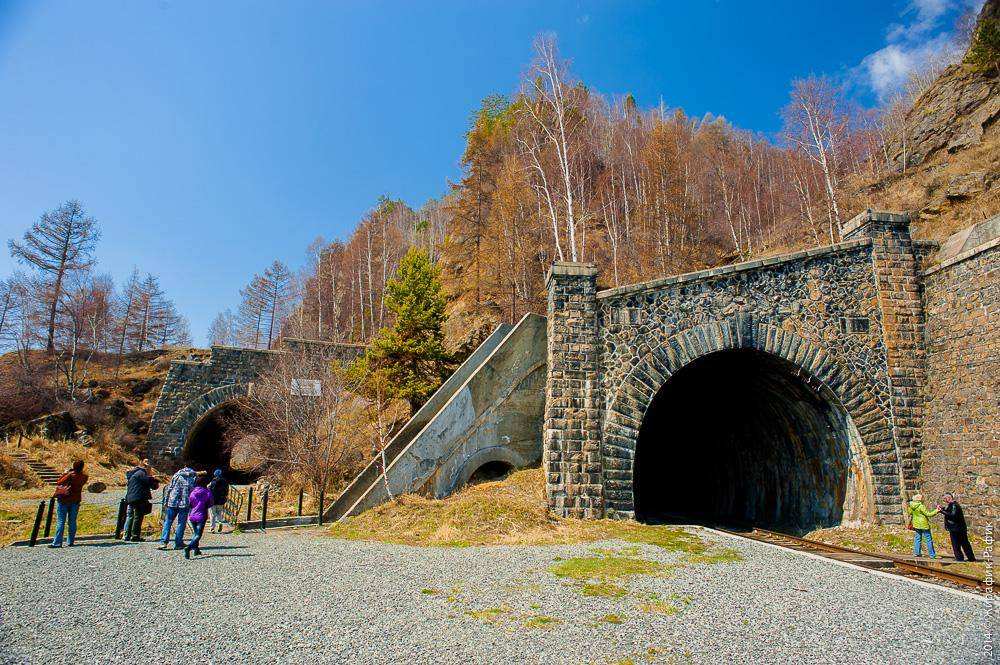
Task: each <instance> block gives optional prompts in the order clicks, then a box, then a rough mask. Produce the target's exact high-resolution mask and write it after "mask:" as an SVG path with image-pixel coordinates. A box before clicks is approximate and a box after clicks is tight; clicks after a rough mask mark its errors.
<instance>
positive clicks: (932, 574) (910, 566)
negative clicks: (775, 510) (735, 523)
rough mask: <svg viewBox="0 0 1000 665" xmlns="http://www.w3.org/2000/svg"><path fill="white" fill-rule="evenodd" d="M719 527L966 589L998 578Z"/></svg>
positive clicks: (758, 531)
mask: <svg viewBox="0 0 1000 665" xmlns="http://www.w3.org/2000/svg"><path fill="white" fill-rule="evenodd" d="M715 529H716V530H718V531H721V532H723V533H727V534H729V535H732V536H740V537H742V538H748V539H750V540H757V541H760V542H764V543H770V544H772V545H778V546H780V547H785V548H788V549H792V550H798V551H800V552H810V553H812V554H818V555H820V556H824V557H826V558H829V559H835V560H837V561H844V562H847V563H851V564H853V565H856V566H861V567H863V568H871V569H875V570H881V571H883V572H887V573H893V574H896V575H901V576H903V577H910V578H917V579H923V580H927V579H931V580H933V581H935V582H937V583H939V584H944V585H946V586H953V587H958V588H961V589H963V590H969V589H974V590H976V591H979V592H981V593H987V592H995V591H996V581H995V580H994V581H991V585H990V586H991V587H992V588H988V587H987V585H986V582H985V581H984V580H981V579H979V578H978V577H973V576H971V575H965V574H963V573H958V572H952V571H949V570H947V569H945V568H943V567H938V566H929V565H925V564H922V563H915V562H913V561H911V560H909V559H906V558H904V557H899V556H894V555H892V554H882V553H874V552H863V551H861V550H855V549H851V548H849V547H841V546H839V545H831V544H829V543H823V542H820V541H817V540H808V539H806V538H799V537H798V536H792V535H789V534H786V533H778V532H776V531H767V530H766V529H758V528H751V529H747V530H745V531H738V530H734V529H726V528H721V527H715Z"/></svg>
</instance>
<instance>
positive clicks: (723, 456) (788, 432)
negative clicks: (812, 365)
mask: <svg viewBox="0 0 1000 665" xmlns="http://www.w3.org/2000/svg"><path fill="white" fill-rule="evenodd" d="M858 448H859V446H858V444H857V433H856V430H855V429H854V427H853V426H852V425H851V423H850V419H849V418H848V417H847V416H846V415H845V414H844V413H843V411H842V409H841V408H840V407H839V406H838V405H837V404H836V400H835V399H834V398H833V397H832V395H827V396H826V397H824V396H821V395H819V394H817V393H816V392H815V391H814V390H813V389H811V388H810V387H809V386H807V385H806V383H805V382H804V381H803V380H802V379H801V378H800V377H799V376H798V374H797V370H796V368H795V367H794V366H792V365H791V363H788V362H787V361H785V360H783V359H781V358H778V357H775V356H771V355H769V354H765V353H761V352H758V351H748V350H739V351H722V352H717V353H713V354H710V355H708V356H704V357H702V358H700V359H698V360H696V361H694V362H692V363H691V364H689V365H687V366H686V367H684V368H683V369H681V370H680V371H679V372H677V373H676V374H674V375H673V376H672V377H671V378H670V379H669V380H668V381H667V382H666V383H665V384H664V385H663V386H662V387H661V388H660V390H659V392H658V393H657V394H656V395H655V397H654V398H653V400H652V401H651V403H650V406H649V409H648V410H647V412H646V416H645V418H644V420H643V423H642V426H641V428H640V431H639V439H638V444H637V448H636V457H635V467H634V474H635V475H634V483H635V485H634V487H635V508H636V517H637V518H638V519H640V520H643V521H668V522H678V521H679V522H702V523H718V524H729V525H732V526H749V525H754V526H760V527H764V528H772V529H778V530H782V531H786V532H789V533H805V532H807V531H810V530H812V529H816V528H824V527H830V526H836V525H839V524H841V523H842V522H844V521H856V520H859V519H864V518H865V513H866V512H867V506H869V505H870V498H868V496H869V494H868V489H867V488H868V487H869V483H868V482H867V481H866V478H867V477H868V474H867V473H865V469H866V468H867V464H865V463H864V462H863V459H862V457H861V456H860V455H859V454H858V453H857V452H856V451H857V450H858Z"/></svg>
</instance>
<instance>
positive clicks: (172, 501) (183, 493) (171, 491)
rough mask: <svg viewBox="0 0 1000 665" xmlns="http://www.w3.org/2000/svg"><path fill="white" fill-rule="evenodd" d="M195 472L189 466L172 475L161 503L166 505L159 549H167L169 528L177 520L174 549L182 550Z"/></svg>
mask: <svg viewBox="0 0 1000 665" xmlns="http://www.w3.org/2000/svg"><path fill="white" fill-rule="evenodd" d="M195 477H196V474H195V471H194V469H192V468H191V467H189V466H186V467H184V468H183V469H181V470H180V471H178V472H177V473H175V474H174V475H173V477H172V478H171V479H170V484H169V485H167V492H166V497H165V498H164V499H163V502H164V503H165V504H166V506H165V513H164V516H163V531H162V532H161V533H160V549H161V550H165V549H167V543H169V542H170V527H171V526H173V523H174V520H177V528H176V529H174V549H175V550H180V549H184V528H185V527H186V526H187V518H188V498H189V496H190V494H191V489H192V488H193V487H194V481H195Z"/></svg>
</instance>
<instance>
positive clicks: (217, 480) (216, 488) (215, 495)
mask: <svg viewBox="0 0 1000 665" xmlns="http://www.w3.org/2000/svg"><path fill="white" fill-rule="evenodd" d="M208 489H209V490H210V491H211V492H212V509H211V510H212V531H213V532H214V531H215V525H216V524H218V525H219V533H222V525H223V524H225V523H226V516H225V515H224V514H223V510H222V508H223V506H225V505H226V501H227V500H228V499H229V481H228V480H226V478H225V476H223V475H222V469H216V470H215V474H213V477H212V480H211V482H209V483H208Z"/></svg>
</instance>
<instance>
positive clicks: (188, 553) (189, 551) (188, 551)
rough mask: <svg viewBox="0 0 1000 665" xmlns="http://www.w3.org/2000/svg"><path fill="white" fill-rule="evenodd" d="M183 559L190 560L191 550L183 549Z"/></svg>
mask: <svg viewBox="0 0 1000 665" xmlns="http://www.w3.org/2000/svg"><path fill="white" fill-rule="evenodd" d="M184 558H185V559H190V558H191V550H190V549H188V548H186V547H185V548H184Z"/></svg>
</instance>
